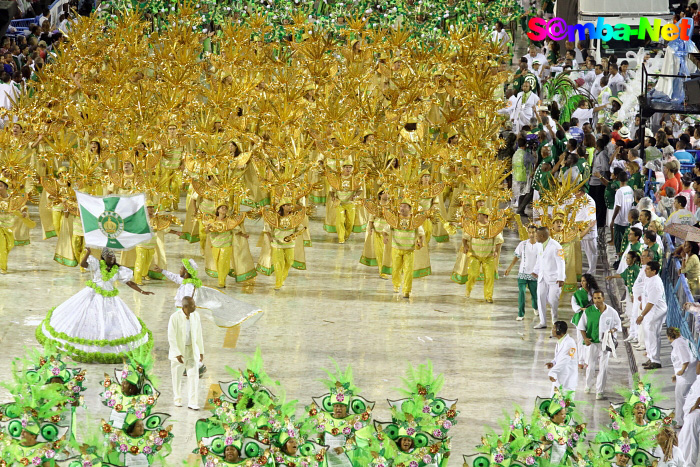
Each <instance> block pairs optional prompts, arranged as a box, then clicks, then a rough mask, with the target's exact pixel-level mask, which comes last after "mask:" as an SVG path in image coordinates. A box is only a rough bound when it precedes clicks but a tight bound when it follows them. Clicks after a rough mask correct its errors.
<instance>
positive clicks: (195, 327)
mask: <svg viewBox="0 0 700 467" xmlns="http://www.w3.org/2000/svg"><path fill="white" fill-rule="evenodd" d="M196 309H197V306H196V305H195V303H194V299H193V298H192V297H184V298H183V299H182V309H181V310H177V311H176V312H175V313H173V314H172V315H170V321H169V322H168V343H169V344H170V351H169V352H168V358H169V359H170V370H171V376H172V379H173V399H174V403H175V406H176V407H182V396H181V394H180V386H181V385H182V371H183V369H184V370H185V371H186V372H187V396H188V398H189V402H188V403H187V407H188V408H190V409H192V410H199V405H197V404H198V402H197V401H198V399H199V364H198V362H202V361H203V360H204V341H203V338H202V322H201V320H200V318H199V313H197V312H196V311H195V310H196Z"/></svg>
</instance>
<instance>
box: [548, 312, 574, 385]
mask: <svg viewBox="0 0 700 467" xmlns="http://www.w3.org/2000/svg"><path fill="white" fill-rule="evenodd" d="M568 329H569V326H568V325H567V324H566V321H557V322H555V323H554V327H553V328H552V336H553V337H556V338H557V339H558V341H557V346H556V347H555V348H554V360H552V361H551V362H549V363H547V364H545V366H546V367H547V369H548V370H549V380H550V381H551V382H552V395H554V389H555V388H558V387H559V386H561V387H562V388H564V391H565V392H568V391H571V398H573V397H574V391H576V386H578V356H577V355H576V354H577V353H578V346H577V345H576V341H575V340H574V339H572V338H571V336H569V335H568V334H567V331H568Z"/></svg>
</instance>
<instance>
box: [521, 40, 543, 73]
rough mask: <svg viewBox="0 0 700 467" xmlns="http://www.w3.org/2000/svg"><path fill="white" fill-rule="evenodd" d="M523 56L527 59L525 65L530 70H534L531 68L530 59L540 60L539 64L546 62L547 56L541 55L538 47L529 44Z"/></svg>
mask: <svg viewBox="0 0 700 467" xmlns="http://www.w3.org/2000/svg"><path fill="white" fill-rule="evenodd" d="M524 58H525V59H526V60H527V67H528V68H529V69H530V71H532V72H534V70H533V68H532V61H533V60H537V61H538V62H540V64H542V63H547V57H545V56H544V55H542V54H541V53H540V52H539V49H538V48H537V46H535V45H531V46H530V47H529V51H528V53H527V55H524Z"/></svg>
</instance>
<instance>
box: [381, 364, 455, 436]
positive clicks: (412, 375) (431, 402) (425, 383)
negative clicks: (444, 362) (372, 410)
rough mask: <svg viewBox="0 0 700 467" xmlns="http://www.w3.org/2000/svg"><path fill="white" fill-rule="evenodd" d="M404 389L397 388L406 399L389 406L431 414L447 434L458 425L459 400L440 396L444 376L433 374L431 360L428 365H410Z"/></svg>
mask: <svg viewBox="0 0 700 467" xmlns="http://www.w3.org/2000/svg"><path fill="white" fill-rule="evenodd" d="M402 381H403V383H404V387H403V388H397V389H396V390H397V391H399V392H400V393H401V394H403V395H405V396H406V398H405V399H399V400H387V402H388V403H389V406H391V407H392V408H393V407H396V408H397V409H398V410H399V411H401V412H414V411H415V410H416V408H418V409H420V410H421V414H429V415H430V416H432V417H434V419H435V420H434V422H435V424H436V425H440V427H439V430H440V431H441V432H442V433H443V434H446V433H447V430H449V429H450V428H452V426H453V425H454V424H455V423H456V417H457V415H459V411H458V410H457V409H456V404H457V399H454V400H451V399H444V398H442V397H439V396H438V392H439V391H440V389H442V386H443V384H444V377H443V375H442V374H439V375H437V376H435V375H434V373H433V364H432V362H431V361H430V360H428V362H427V363H426V364H420V365H418V366H417V367H415V368H414V367H413V366H412V365H411V364H410V363H409V364H408V369H407V370H406V377H405V378H402Z"/></svg>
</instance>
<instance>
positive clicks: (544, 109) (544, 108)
mask: <svg viewBox="0 0 700 467" xmlns="http://www.w3.org/2000/svg"><path fill="white" fill-rule="evenodd" d="M537 111H538V112H549V107H547V106H546V105H538V106H537Z"/></svg>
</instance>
